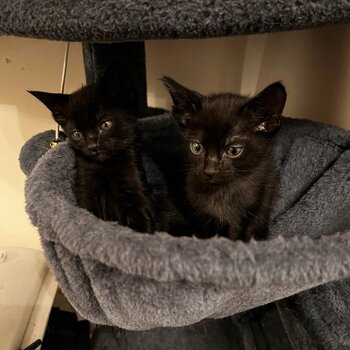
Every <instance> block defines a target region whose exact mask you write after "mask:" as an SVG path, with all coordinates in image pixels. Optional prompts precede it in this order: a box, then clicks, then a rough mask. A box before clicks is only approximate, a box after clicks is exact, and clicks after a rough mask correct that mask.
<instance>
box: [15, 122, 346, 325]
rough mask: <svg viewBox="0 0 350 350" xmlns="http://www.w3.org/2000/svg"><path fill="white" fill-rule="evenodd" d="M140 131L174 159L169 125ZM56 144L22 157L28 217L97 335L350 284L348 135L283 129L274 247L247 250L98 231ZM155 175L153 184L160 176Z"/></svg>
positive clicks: (46, 136) (296, 126)
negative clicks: (98, 328)
mask: <svg viewBox="0 0 350 350" xmlns="http://www.w3.org/2000/svg"><path fill="white" fill-rule="evenodd" d="M140 128H141V130H142V131H143V142H145V143H147V142H157V141H158V140H159V138H162V140H163V141H162V142H163V143H162V145H161V146H162V147H163V148H164V147H165V148H166V147H176V145H174V139H175V140H176V139H177V136H176V135H177V129H176V127H175V124H174V122H173V120H172V119H171V118H169V116H168V115H163V116H161V117H154V118H148V119H146V120H142V121H140ZM167 135H169V137H168V136H167ZM170 135H172V136H171V137H170ZM174 135H175V136H174ZM51 138H52V132H45V133H42V134H39V135H37V136H35V137H33V138H32V139H31V140H29V141H28V142H27V143H26V145H25V146H24V147H23V149H22V152H21V156H20V161H21V166H22V169H23V171H24V172H25V173H26V174H27V176H28V179H27V182H26V188H25V195H26V209H27V211H28V213H29V215H30V217H31V220H32V222H33V224H34V225H35V226H37V227H38V229H39V232H40V235H41V239H42V243H43V247H44V251H45V253H46V256H47V259H48V262H49V264H50V266H51V268H52V269H53V271H54V272H55V275H56V277H57V279H58V281H59V284H60V286H61V288H62V290H63V291H64V293H65V294H66V296H67V298H68V299H69V301H70V302H71V303H72V305H73V306H74V307H75V308H76V309H77V310H78V311H79V312H80V313H81V314H82V315H83V316H85V317H86V318H88V319H90V320H92V321H94V322H96V323H101V324H109V325H117V326H120V327H123V328H127V329H134V330H138V329H150V328H153V327H159V326H183V325H189V324H192V323H195V322H197V321H200V320H201V319H204V318H207V317H211V318H212V317H215V318H220V317H225V316H229V315H232V314H235V313H237V312H240V311H243V310H247V309H250V308H254V307H256V306H259V305H262V304H266V303H268V302H272V301H275V300H279V299H282V298H285V297H287V296H290V295H293V294H296V293H299V292H301V291H303V290H307V289H310V288H312V287H315V286H317V285H320V284H324V283H327V282H330V281H336V280H340V279H343V278H346V277H349V276H350V254H349V251H350V250H349V248H350V230H349V228H350V218H349V215H348V214H347V215H346V213H348V212H349V209H350V181H349V173H350V172H349V170H350V151H349V149H350V134H349V133H348V132H346V131H344V130H341V129H338V128H335V127H329V126H325V125H322V124H319V123H314V122H309V121H303V120H293V119H284V120H283V126H282V128H281V130H280V132H279V133H278V135H277V137H276V141H275V148H274V149H275V159H276V164H277V165H278V167H279V168H280V171H281V177H282V180H281V184H280V196H279V198H278V200H277V201H276V204H275V208H274V212H273V218H272V222H271V227H270V230H271V237H272V238H271V239H270V240H268V241H264V242H256V241H252V242H251V243H249V244H244V243H242V242H232V241H228V240H227V239H225V238H219V237H214V238H212V239H209V240H199V239H196V238H189V237H181V238H175V237H172V236H170V235H168V234H167V233H164V232H159V233H155V234H153V235H148V234H139V233H136V232H133V231H132V230H131V229H129V228H127V227H122V226H119V225H118V224H117V223H111V222H104V221H102V220H99V219H97V218H96V217H95V216H94V215H92V214H91V213H89V212H87V211H86V210H84V209H81V208H78V207H77V206H76V205H75V204H76V202H75V198H74V195H73V191H72V184H73V181H74V171H75V170H74V153H73V151H72V149H71V148H70V147H69V145H68V144H67V143H62V144H60V145H59V147H57V148H56V149H54V150H49V151H48V146H47V145H48V143H49V141H50V139H51ZM165 139H169V140H170V141H169V145H165V144H164V140H165ZM175 143H176V142H175ZM148 169H149V172H150V173H149V174H148V177H149V178H150V179H152V176H153V173H152V169H154V167H152V166H150V167H148ZM154 176H157V174H154Z"/></svg>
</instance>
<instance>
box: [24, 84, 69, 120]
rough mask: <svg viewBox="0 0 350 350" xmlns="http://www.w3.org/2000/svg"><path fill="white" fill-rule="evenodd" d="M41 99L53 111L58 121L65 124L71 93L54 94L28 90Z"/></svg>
mask: <svg viewBox="0 0 350 350" xmlns="http://www.w3.org/2000/svg"><path fill="white" fill-rule="evenodd" d="M28 92H29V93H30V94H32V95H33V96H35V97H36V98H37V99H38V100H39V101H41V102H42V103H43V104H44V105H45V106H46V107H47V108H48V109H49V110H50V111H51V113H52V116H53V118H54V119H55V121H56V123H58V124H60V125H64V124H65V123H66V118H65V110H66V107H67V104H68V100H69V95H66V94H53V93H50V92H42V91H28Z"/></svg>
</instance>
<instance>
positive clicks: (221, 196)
mask: <svg viewBox="0 0 350 350" xmlns="http://www.w3.org/2000/svg"><path fill="white" fill-rule="evenodd" d="M163 82H164V84H165V86H166V87H167V89H168V90H169V92H170V95H171V97H172V100H173V115H174V117H175V119H176V121H177V123H178V125H179V127H180V131H181V134H182V136H183V138H184V141H185V143H186V148H187V157H188V164H187V170H186V181H185V182H186V185H185V186H186V188H185V194H186V200H187V202H188V204H189V207H190V209H191V218H192V221H193V223H194V224H195V227H196V231H197V232H198V235H199V236H201V237H203V238H205V237H210V236H212V235H216V234H217V235H221V236H224V237H228V238H230V239H232V240H236V239H241V240H243V241H249V240H250V239H251V238H252V237H254V238H255V239H266V237H267V235H268V223H269V216H270V211H271V207H272V202H273V199H274V197H275V195H276V188H277V183H278V174H277V171H276V169H275V167H274V163H273V159H272V149H271V148H272V141H273V135H274V134H275V133H276V131H277V130H278V128H279V125H280V116H281V113H282V111H283V108H284V105H285V102H286V97H287V95H286V91H285V88H284V86H283V85H282V84H281V83H279V82H277V83H274V84H271V85H269V86H268V87H267V88H265V89H264V90H263V91H261V92H260V93H259V94H258V95H256V96H255V97H252V98H249V97H245V96H240V95H235V94H231V93H220V94H211V95H207V96H204V95H201V94H199V93H198V92H195V91H192V90H190V89H188V88H186V87H184V86H182V85H180V84H179V83H177V82H175V81H174V80H172V79H171V78H168V77H164V78H163Z"/></svg>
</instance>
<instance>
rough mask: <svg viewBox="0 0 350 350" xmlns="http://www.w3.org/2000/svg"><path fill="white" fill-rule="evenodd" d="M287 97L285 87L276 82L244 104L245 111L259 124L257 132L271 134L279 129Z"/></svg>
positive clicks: (255, 128)
mask: <svg viewBox="0 0 350 350" xmlns="http://www.w3.org/2000/svg"><path fill="white" fill-rule="evenodd" d="M286 99H287V93H286V89H285V87H284V86H283V85H282V84H281V83H280V82H276V83H273V84H271V85H269V86H268V87H267V88H265V89H264V90H263V91H261V92H260V93H259V94H258V95H257V96H255V97H253V98H252V99H250V100H249V101H248V103H247V104H246V105H245V106H244V112H245V113H248V114H249V115H250V116H251V117H253V119H254V120H255V123H256V124H257V125H256V126H255V127H254V131H255V132H264V133H268V134H269V133H273V132H275V131H277V130H278V128H279V126H280V120H281V113H282V111H283V108H284V105H285V103H286Z"/></svg>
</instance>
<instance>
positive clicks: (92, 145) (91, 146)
mask: <svg viewBox="0 0 350 350" xmlns="http://www.w3.org/2000/svg"><path fill="white" fill-rule="evenodd" d="M87 149H88V150H89V151H91V152H96V151H97V149H98V146H97V144H96V143H90V144H89V145H88V146H87Z"/></svg>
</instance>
